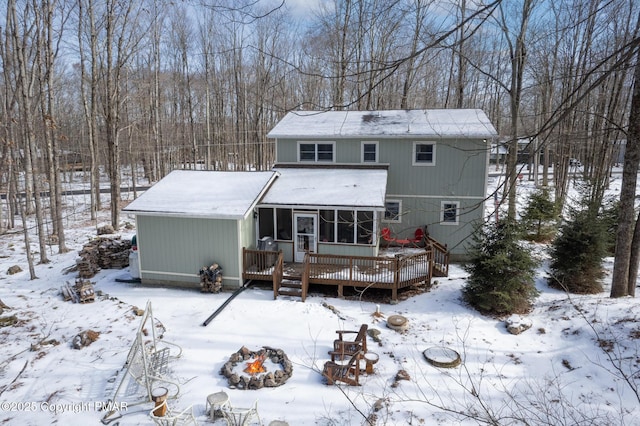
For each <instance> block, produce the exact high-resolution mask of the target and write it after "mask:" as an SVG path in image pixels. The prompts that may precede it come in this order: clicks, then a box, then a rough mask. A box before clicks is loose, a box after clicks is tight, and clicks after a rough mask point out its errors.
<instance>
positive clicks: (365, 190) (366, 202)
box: [255, 165, 387, 262]
mask: <svg viewBox="0 0 640 426" xmlns="http://www.w3.org/2000/svg"><path fill="white" fill-rule="evenodd" d="M274 171H276V172H277V173H278V174H279V177H278V179H276V181H275V182H274V183H273V185H272V186H271V188H270V189H269V191H268V192H267V193H266V194H265V196H264V197H263V199H262V200H261V202H260V203H259V204H258V205H257V206H256V209H255V213H256V214H255V217H256V218H257V224H256V226H257V234H258V238H264V237H272V238H273V239H274V240H275V242H276V243H277V244H278V249H279V250H282V253H283V256H284V261H285V262H302V260H303V259H304V255H305V254H306V253H319V254H334V255H348V256H377V255H378V232H379V222H380V220H381V218H383V217H384V211H385V191H386V186H387V170H386V169H385V168H364V167H363V168H353V167H300V166H299V165H298V166H295V167H293V166H292V167H286V166H277V167H276V168H274Z"/></svg>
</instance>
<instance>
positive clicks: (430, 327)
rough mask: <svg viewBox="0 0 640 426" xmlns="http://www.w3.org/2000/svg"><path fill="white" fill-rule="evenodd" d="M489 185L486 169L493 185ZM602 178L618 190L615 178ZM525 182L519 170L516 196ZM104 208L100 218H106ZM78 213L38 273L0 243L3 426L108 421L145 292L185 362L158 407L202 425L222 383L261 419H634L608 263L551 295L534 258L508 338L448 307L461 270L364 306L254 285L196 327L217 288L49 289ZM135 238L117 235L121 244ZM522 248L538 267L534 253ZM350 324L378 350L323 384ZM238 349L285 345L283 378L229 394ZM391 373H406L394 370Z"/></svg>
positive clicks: (630, 312) (629, 369)
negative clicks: (584, 285) (588, 285)
mask: <svg viewBox="0 0 640 426" xmlns="http://www.w3.org/2000/svg"><path fill="white" fill-rule="evenodd" d="M499 179H500V178H499V177H492V178H490V182H489V184H490V187H495V186H496V185H497V184H498V183H499ZM613 179H614V183H613V187H614V188H615V187H616V186H618V182H617V181H616V179H619V176H614V177H613ZM531 189H532V184H531V183H530V182H529V181H527V179H526V178H525V179H524V180H523V181H522V182H521V184H520V187H519V188H518V191H519V198H523V197H525V196H526V194H527V192H528V191H530V190H531ZM101 214H103V215H104V217H101V220H104V221H106V220H107V219H108V212H107V211H102V212H101ZM85 219H86V218H84V219H83V218H79V220H78V225H77V226H76V227H73V228H71V227H69V230H68V232H67V234H66V235H67V240H68V241H67V243H68V245H69V246H70V247H72V248H73V251H72V252H69V253H66V254H57V251H56V248H52V249H51V253H50V255H49V257H50V258H51V259H52V263H50V264H47V265H36V273H37V275H38V279H36V280H30V279H29V274H28V272H26V270H27V267H26V266H27V265H26V262H25V260H24V257H25V255H24V241H23V239H22V236H21V234H19V233H8V234H5V235H3V236H2V237H1V240H0V241H1V244H2V246H1V247H2V250H1V253H2V257H1V259H0V260H1V265H2V270H3V271H6V270H7V269H8V268H9V266H12V265H16V264H17V265H20V266H21V267H22V269H23V270H25V272H20V273H17V274H14V275H8V274H5V273H4V272H3V273H2V274H1V275H0V300H2V301H3V302H4V303H5V304H6V305H8V306H10V307H11V308H12V309H10V310H5V311H4V312H3V314H2V315H0V317H2V318H5V317H8V316H11V315H15V316H16V318H17V319H18V323H17V324H15V325H13V326H9V327H1V328H0V342H1V343H2V344H1V345H0V392H2V393H1V394H0V424H8V425H13V424H16V425H18V424H19V425H42V424H52V423H58V424H71V425H75V424H98V422H99V421H100V419H101V418H102V417H103V416H104V414H105V413H104V412H102V411H99V410H98V408H99V406H100V404H101V403H105V402H106V401H107V400H108V399H109V398H110V397H111V395H112V391H113V389H114V386H115V385H117V381H116V382H115V383H113V382H111V383H110V382H109V380H110V378H112V377H113V376H114V375H115V374H116V372H119V375H118V377H121V376H122V374H123V372H124V371H123V370H122V368H123V366H124V363H125V360H126V356H127V353H128V352H129V348H130V346H131V344H132V342H133V340H134V338H135V331H136V329H137V328H138V326H139V323H140V317H138V316H136V315H135V314H134V309H133V308H134V307H138V308H144V306H145V304H146V303H147V301H151V304H152V308H153V314H154V316H155V318H156V319H157V320H158V321H160V322H161V323H162V326H163V328H164V329H165V331H164V336H163V339H165V340H167V341H170V342H173V343H176V344H178V345H180V346H181V347H182V348H183V355H182V357H181V358H179V359H177V360H175V361H172V362H171V364H170V366H171V376H172V377H173V378H174V379H175V380H177V382H178V383H179V384H180V388H181V391H180V394H179V396H178V398H177V399H175V400H173V399H172V400H169V406H170V407H171V408H174V409H178V410H181V409H184V408H187V407H189V406H192V408H193V412H194V415H195V416H196V418H197V420H198V422H199V423H200V424H206V423H207V422H208V418H207V416H206V415H205V412H204V410H205V401H206V397H207V395H209V394H211V393H215V392H219V391H224V392H226V393H227V394H228V395H229V398H230V402H231V404H232V405H233V406H236V407H250V406H252V405H253V403H254V402H255V401H257V404H258V412H259V414H260V418H261V420H262V422H263V424H265V425H267V424H269V422H271V421H273V420H285V421H287V422H288V423H289V424H290V425H327V426H328V425H336V424H345V425H363V424H367V422H366V421H365V417H369V416H372V415H375V416H376V418H377V421H375V422H372V423H371V424H377V425H406V424H428V425H452V424H455V425H459V424H462V425H475V424H478V423H480V420H479V419H488V418H490V417H491V418H493V419H495V420H496V423H497V424H516V422H515V420H513V416H523V417H525V418H527V419H528V421H529V424H534V425H536V424H627V425H631V424H638V423H637V422H638V420H637V419H638V418H640V408H639V404H638V395H637V386H638V377H637V371H638V367H639V363H640V359H639V353H640V347H639V346H638V339H639V338H640V328H639V326H638V321H639V317H640V304H638V302H637V299H633V298H622V299H610V298H609V297H608V293H609V288H610V287H609V284H610V280H611V275H610V270H611V268H612V262H613V260H612V259H610V258H609V259H606V263H605V267H606V269H607V271H609V273H608V274H607V276H606V277H605V279H604V283H605V290H604V291H603V292H602V293H600V294H596V295H588V296H583V295H571V296H568V295H566V294H564V293H562V292H560V291H557V290H553V289H551V288H549V287H548V286H547V285H546V283H545V276H546V271H545V266H544V265H545V264H544V263H543V264H542V266H541V267H540V271H539V276H538V279H537V281H536V285H537V287H538V289H539V290H540V292H541V294H540V296H539V298H538V299H537V300H536V302H535V306H534V309H533V311H532V312H531V313H530V314H529V315H527V316H526V317H525V319H526V320H528V321H529V322H530V323H531V325H532V327H531V328H530V329H528V330H526V331H524V332H523V333H522V334H520V335H512V334H510V333H508V332H507V331H506V327H505V322H504V320H505V319H507V318H491V317H486V316H483V315H480V314H479V313H478V312H476V311H475V310H473V309H471V308H470V307H468V306H466V305H465V304H464V303H463V302H462V301H461V299H460V290H461V288H462V287H463V286H464V283H465V278H466V273H465V272H464V270H463V269H462V268H461V267H460V266H458V265H452V266H451V268H450V275H449V277H447V278H440V279H437V280H435V281H434V284H433V287H432V288H431V289H430V290H429V291H425V292H421V293H418V294H415V295H412V296H410V297H407V298H406V299H405V300H401V301H400V302H399V303H398V304H384V303H380V302H379V301H373V300H372V301H368V300H367V297H366V296H367V294H366V293H365V294H364V295H363V297H358V294H357V293H356V294H355V295H354V296H353V297H350V298H348V299H338V298H335V297H333V296H332V294H334V293H330V294H320V293H312V294H311V295H310V296H309V297H307V300H306V302H304V303H303V302H300V301H299V299H294V298H286V297H279V298H278V299H277V300H273V293H272V291H271V290H270V289H265V288H259V287H253V286H252V287H249V288H248V289H247V290H245V291H243V292H241V293H240V294H238V296H237V297H236V298H235V299H233V300H232V301H231V302H230V303H229V304H228V305H227V306H226V307H225V308H224V309H223V310H222V311H221V313H220V314H219V315H218V316H217V317H216V318H214V319H213V320H212V321H211V323H210V324H209V325H208V326H207V327H203V326H202V325H201V324H202V322H203V321H204V320H205V319H206V318H207V317H208V316H209V315H210V314H211V313H212V312H213V311H215V310H216V309H217V308H218V307H219V306H221V305H222V304H223V303H224V302H225V301H226V300H227V299H228V298H229V296H230V295H231V294H230V293H221V294H202V293H200V292H198V291H194V290H186V289H177V288H157V287H144V286H140V285H136V284H128V283H122V282H118V281H116V278H122V277H125V278H126V277H128V271H127V270H126V269H125V270H103V271H101V272H100V273H99V274H98V275H96V276H95V277H94V278H93V279H92V281H93V282H95V285H96V290H98V291H100V292H101V294H102V295H101V296H98V297H97V299H96V301H95V302H93V303H87V304H74V303H71V302H65V301H63V300H62V298H61V296H60V295H59V288H60V286H61V285H62V283H64V282H65V281H72V282H73V280H74V279H75V274H74V273H70V274H64V270H65V269H66V268H68V267H70V266H72V265H74V263H75V258H76V256H77V251H78V250H80V248H81V247H82V245H83V244H84V243H85V242H86V241H87V240H88V238H90V237H91V236H94V235H95V225H93V226H91V225H87V224H86V223H83V222H82V220H85ZM133 233H135V230H128V231H126V232H123V233H122V234H121V235H122V237H123V238H130V237H131V236H132V235H133ZM531 248H532V251H533V252H535V253H536V254H537V255H539V256H541V257H542V258H543V260H546V255H545V254H544V253H545V252H544V247H543V246H532V247H531ZM378 309H379V312H377V311H378ZM391 315H402V316H404V317H406V318H407V319H408V322H409V327H408V329H407V330H406V331H404V332H397V331H394V330H391V329H389V328H387V327H386V325H385V319H386V318H388V317H389V316H391ZM363 323H367V324H369V328H370V329H374V330H377V332H378V333H379V334H378V338H377V340H379V342H376V341H374V339H373V338H369V340H368V346H369V350H370V351H372V352H375V353H376V354H377V355H378V356H379V361H378V362H377V363H376V364H375V366H374V374H370V375H367V374H362V375H361V376H360V383H361V386H359V387H354V386H346V385H345V386H342V385H341V386H340V387H338V386H327V385H326V384H324V381H323V379H322V376H321V374H320V371H321V370H322V366H323V364H324V363H325V362H326V361H328V360H329V355H328V354H327V352H328V351H329V350H330V349H331V348H332V345H333V344H332V342H333V340H334V339H336V338H337V334H336V330H358V329H359V327H360V325H361V324H363ZM87 329H91V330H94V331H97V332H99V333H100V335H99V337H98V339H97V340H96V341H95V342H94V343H92V344H91V345H89V346H87V347H85V348H83V349H80V350H75V349H72V347H71V341H72V340H73V338H74V337H75V336H76V335H77V334H78V333H80V332H81V331H83V330H87ZM242 346H246V347H247V348H249V349H250V350H257V349H259V348H260V347H262V346H270V347H274V348H279V349H282V350H284V351H285V353H286V354H287V356H288V358H289V359H290V360H291V361H292V362H293V365H294V368H293V375H292V377H291V378H290V379H289V380H288V381H287V382H286V383H285V384H284V385H282V386H280V387H277V388H263V389H260V390H238V389H230V388H229V387H228V384H227V380H226V378H225V377H223V376H222V375H221V374H219V370H220V368H221V367H222V365H223V364H224V363H225V362H226V361H227V360H228V359H229V357H230V355H231V354H232V353H234V352H236V351H238V350H239V349H240V348H241V347H242ZM431 347H445V348H450V349H453V350H455V351H456V352H458V353H459V354H460V355H461V358H462V364H461V365H460V366H458V367H456V368H438V367H434V366H432V365H430V364H429V363H428V362H427V361H426V360H425V358H424V356H423V351H425V350H426V349H428V348H431ZM400 370H404V372H406V374H404V375H398V373H399V371H400ZM634 372H636V377H635V378H633V377H631V375H632V374H634ZM402 376H404V377H405V378H406V377H407V376H408V378H409V379H410V380H401V378H402ZM625 377H627V378H629V381H627V380H625ZM629 382H631V383H632V384H633V385H634V386H636V388H635V389H636V390H635V392H634V389H633V388H632V387H631V386H630V385H629ZM122 408H123V410H122V411H121V414H122V417H121V418H119V419H118V420H117V421H118V422H119V424H120V425H139V424H140V425H146V424H150V423H151V421H150V418H149V416H148V412H149V411H150V410H151V409H152V408H153V403H147V404H144V405H138V406H131V407H122ZM375 409H377V410H378V411H374V410H375ZM54 410H55V411H54ZM457 413H462V414H457ZM370 419H372V417H370ZM587 420H590V421H587ZM545 422H546V423H545ZM112 424H115V422H114V423H112ZM215 424H218V425H223V424H225V423H224V421H222V420H217V421H216V423H215Z"/></svg>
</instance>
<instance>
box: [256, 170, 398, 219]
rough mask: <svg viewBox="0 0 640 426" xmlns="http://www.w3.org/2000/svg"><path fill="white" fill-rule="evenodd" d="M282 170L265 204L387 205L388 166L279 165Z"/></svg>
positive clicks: (263, 200)
mask: <svg viewBox="0 0 640 426" xmlns="http://www.w3.org/2000/svg"><path fill="white" fill-rule="evenodd" d="M274 170H276V171H277V172H278V174H279V176H278V178H277V179H276V181H275V182H274V183H273V185H272V186H271V189H269V192H267V194H266V195H265V196H264V198H263V199H262V201H261V204H275V205H294V206H295V205H299V206H345V207H347V206H348V207H362V208H372V209H376V210H380V209H384V198H385V192H386V189H387V171H386V170H384V169H342V168H288V167H281V168H275V169H274Z"/></svg>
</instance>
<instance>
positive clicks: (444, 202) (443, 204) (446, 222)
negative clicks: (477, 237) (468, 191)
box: [440, 201, 460, 225]
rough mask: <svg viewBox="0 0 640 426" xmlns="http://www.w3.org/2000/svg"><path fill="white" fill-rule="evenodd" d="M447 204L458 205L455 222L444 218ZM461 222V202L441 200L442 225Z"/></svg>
mask: <svg viewBox="0 0 640 426" xmlns="http://www.w3.org/2000/svg"><path fill="white" fill-rule="evenodd" d="M445 204H450V205H455V206H456V220H455V222H449V221H445V220H444V206H445ZM459 224H460V202H459V201H440V225H459Z"/></svg>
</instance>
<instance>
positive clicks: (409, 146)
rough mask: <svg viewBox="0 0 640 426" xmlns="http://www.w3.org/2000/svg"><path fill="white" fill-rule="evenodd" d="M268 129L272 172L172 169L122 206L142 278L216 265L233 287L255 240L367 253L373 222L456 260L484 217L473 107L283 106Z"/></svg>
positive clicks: (185, 274) (484, 168) (297, 256)
mask: <svg viewBox="0 0 640 426" xmlns="http://www.w3.org/2000/svg"><path fill="white" fill-rule="evenodd" d="M268 137H270V138H273V139H275V147H276V164H275V166H274V168H273V170H272V171H269V172H215V171H207V172H204V171H175V172H172V173H170V174H169V175H168V176H167V177H165V178H164V179H163V180H161V181H160V182H158V183H157V184H156V185H154V186H153V187H152V188H151V189H150V190H148V191H147V192H146V193H144V194H143V195H142V196H141V197H139V198H138V199H137V200H134V201H133V202H132V203H131V204H130V205H129V206H127V207H126V208H125V209H124V211H125V212H129V213H132V214H134V215H135V216H136V225H137V233H138V234H137V241H138V247H139V250H140V255H139V263H140V265H139V266H140V267H139V270H140V275H141V279H142V281H143V282H145V281H146V282H148V283H162V282H172V283H187V285H189V284H188V283H193V282H197V281H198V270H199V269H200V268H201V267H202V266H206V265H207V264H211V263H213V262H216V263H218V264H220V265H221V266H222V268H223V273H224V282H225V285H226V286H228V287H238V286H240V285H242V282H243V278H242V275H243V249H244V248H255V247H257V246H258V245H259V242H260V240H261V239H263V238H264V237H271V238H273V240H274V241H275V243H276V244H277V247H278V249H279V250H281V251H282V254H283V258H284V261H285V262H301V261H302V259H303V258H304V256H305V254H306V253H317V254H323V255H336V256H377V255H378V254H379V251H380V247H381V240H382V238H381V230H382V229H385V228H386V229H388V230H389V231H390V234H391V235H392V236H393V237H394V238H398V239H405V238H409V237H412V236H413V235H414V232H415V230H416V229H418V228H421V229H423V230H425V231H426V232H427V233H428V234H429V236H430V237H432V238H434V239H435V240H437V241H439V242H441V243H443V244H446V245H447V247H448V249H449V251H450V253H451V257H452V258H453V259H455V258H461V257H463V256H464V255H465V252H466V247H467V246H468V244H470V243H471V241H470V238H469V237H470V235H471V234H472V232H473V230H474V225H475V224H476V223H478V222H479V221H481V220H482V219H483V214H484V201H485V196H486V185H487V173H488V164H489V153H490V146H491V142H492V140H493V139H494V138H495V137H496V131H495V129H494V127H493V126H492V124H491V122H490V121H489V119H488V118H487V116H486V115H485V114H484V112H482V111H481V110H391V111H329V112H316V111H299V112H290V113H288V114H287V115H286V116H285V117H284V118H283V119H282V120H281V121H280V122H279V123H278V124H277V125H276V126H275V127H274V128H273V129H272V130H271V132H270V133H269V134H268ZM382 243H384V241H382Z"/></svg>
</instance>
